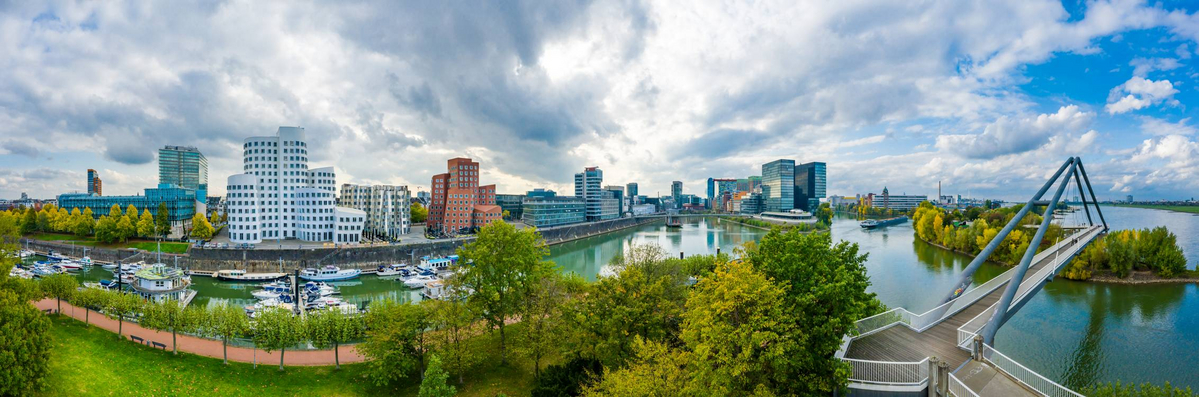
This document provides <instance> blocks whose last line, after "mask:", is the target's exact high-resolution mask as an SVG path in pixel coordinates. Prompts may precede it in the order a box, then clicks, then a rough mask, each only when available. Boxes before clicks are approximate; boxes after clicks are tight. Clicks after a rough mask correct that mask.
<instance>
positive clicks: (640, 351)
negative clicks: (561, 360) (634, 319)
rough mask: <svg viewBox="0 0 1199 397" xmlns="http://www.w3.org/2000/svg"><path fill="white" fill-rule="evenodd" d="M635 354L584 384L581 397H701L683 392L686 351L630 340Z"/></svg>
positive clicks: (686, 361)
mask: <svg viewBox="0 0 1199 397" xmlns="http://www.w3.org/2000/svg"><path fill="white" fill-rule="evenodd" d="M632 346H633V349H634V351H635V355H634V356H633V358H632V361H631V362H630V363H629V365H628V366H627V367H604V376H603V378H601V379H600V381H599V382H597V383H595V384H591V385H587V386H586V387H585V388H584V390H583V395H584V396H595V397H606V396H613V397H615V396H656V395H704V393H695V392H692V393H687V391H688V390H686V389H687V369H686V367H687V364H688V363H689V362H690V360H689V357H688V355H687V354H686V352H680V351H677V350H673V349H671V348H670V347H668V346H666V344H664V343H658V342H652V341H646V340H645V339H642V338H641V337H640V336H636V337H633V340H632Z"/></svg>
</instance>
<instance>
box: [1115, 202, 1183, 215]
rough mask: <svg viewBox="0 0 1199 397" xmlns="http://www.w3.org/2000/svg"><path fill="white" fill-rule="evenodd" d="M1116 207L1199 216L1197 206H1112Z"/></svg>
mask: <svg viewBox="0 0 1199 397" xmlns="http://www.w3.org/2000/svg"><path fill="white" fill-rule="evenodd" d="M1113 205H1114V206H1116V207H1131V208H1148V209H1153V210H1166V211H1178V212H1187V213H1192V214H1199V205H1154V204H1113Z"/></svg>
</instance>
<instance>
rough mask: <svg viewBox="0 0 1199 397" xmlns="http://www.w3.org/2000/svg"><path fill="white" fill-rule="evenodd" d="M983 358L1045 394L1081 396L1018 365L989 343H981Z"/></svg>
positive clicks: (1051, 396)
mask: <svg viewBox="0 0 1199 397" xmlns="http://www.w3.org/2000/svg"><path fill="white" fill-rule="evenodd" d="M983 358H984V359H986V360H987V361H988V362H990V363H991V364H992V365H995V367H996V368H999V370H1001V371H1003V372H1004V373H1006V374H1008V375H1009V376H1011V377H1012V378H1014V379H1016V380H1017V381H1019V382H1020V383H1023V384H1024V385H1025V386H1028V387H1030V388H1032V389H1033V390H1036V391H1037V392H1039V393H1041V394H1044V395H1046V396H1049V397H1083V395H1082V394H1078V393H1076V392H1074V391H1073V390H1070V389H1067V388H1066V387H1065V386H1062V385H1059V384H1057V382H1054V381H1051V380H1049V378H1046V377H1044V376H1041V374H1038V373H1036V372H1034V371H1033V370H1031V369H1028V367H1025V366H1023V365H1020V363H1018V362H1016V360H1012V359H1011V358H1009V357H1008V356H1006V355H1004V354H1003V353H1000V352H999V351H998V350H995V348H993V347H991V346H990V345H986V344H984V345H983Z"/></svg>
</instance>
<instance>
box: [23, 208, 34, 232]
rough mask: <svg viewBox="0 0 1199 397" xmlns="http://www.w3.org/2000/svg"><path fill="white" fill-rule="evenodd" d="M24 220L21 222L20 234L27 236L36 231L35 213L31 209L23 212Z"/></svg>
mask: <svg viewBox="0 0 1199 397" xmlns="http://www.w3.org/2000/svg"><path fill="white" fill-rule="evenodd" d="M24 217H25V220H24V221H21V234H29V233H33V232H36V231H37V211H34V210H33V209H32V208H29V209H26V210H25V216H24Z"/></svg>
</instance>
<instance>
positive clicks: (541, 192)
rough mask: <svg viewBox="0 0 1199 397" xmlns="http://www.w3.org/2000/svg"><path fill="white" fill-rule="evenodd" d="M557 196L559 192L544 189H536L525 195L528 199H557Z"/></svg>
mask: <svg viewBox="0 0 1199 397" xmlns="http://www.w3.org/2000/svg"><path fill="white" fill-rule="evenodd" d="M557 195H558V192H555V191H553V190H546V189H542V188H536V189H533V190H530V191H528V192H526V193H525V196H526V197H555V196H557Z"/></svg>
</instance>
